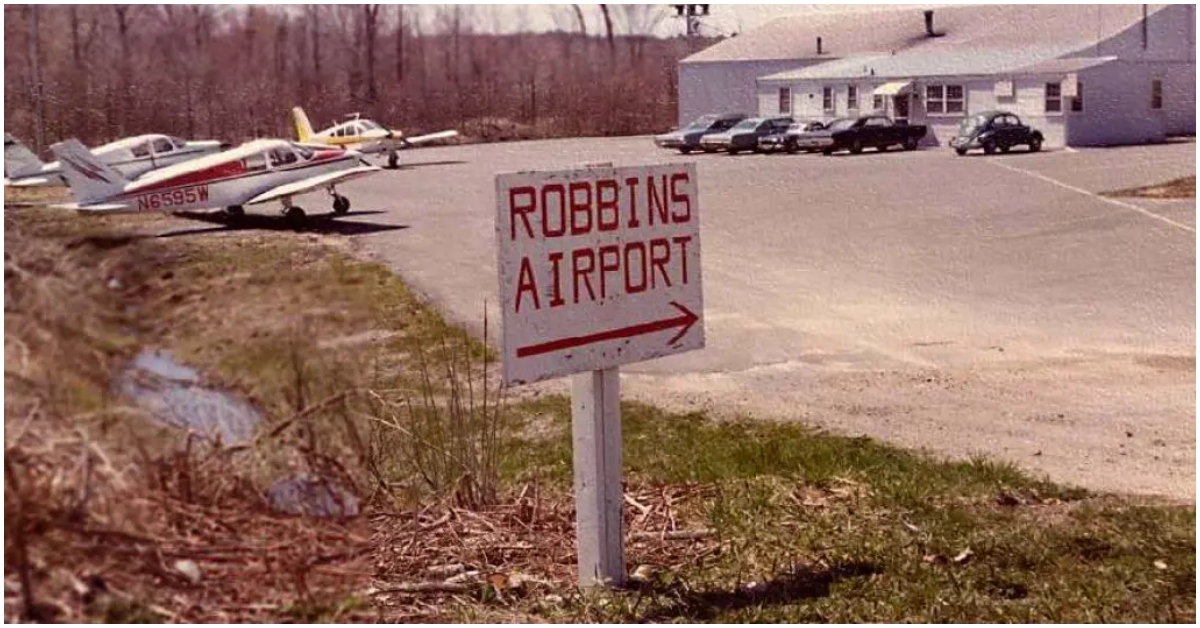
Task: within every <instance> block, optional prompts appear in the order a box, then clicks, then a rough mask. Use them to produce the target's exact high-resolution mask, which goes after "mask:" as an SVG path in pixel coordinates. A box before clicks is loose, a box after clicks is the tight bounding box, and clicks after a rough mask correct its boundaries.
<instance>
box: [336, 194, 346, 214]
mask: <svg viewBox="0 0 1200 628" xmlns="http://www.w3.org/2000/svg"><path fill="white" fill-rule="evenodd" d="M348 211H350V199H348V198H346V197H345V196H341V195H339V194H334V195H333V213H335V214H337V215H339V216H340V215H342V214H344V213H346V212H348Z"/></svg>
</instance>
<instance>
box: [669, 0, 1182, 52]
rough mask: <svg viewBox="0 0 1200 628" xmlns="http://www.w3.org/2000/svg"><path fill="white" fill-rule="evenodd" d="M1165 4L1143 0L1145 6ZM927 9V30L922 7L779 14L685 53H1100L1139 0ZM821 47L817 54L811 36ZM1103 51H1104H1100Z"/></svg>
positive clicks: (1132, 17) (1129, 21)
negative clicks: (1044, 49)
mask: <svg viewBox="0 0 1200 628" xmlns="http://www.w3.org/2000/svg"><path fill="white" fill-rule="evenodd" d="M1165 6H1166V5H1149V12H1150V14H1154V13H1156V12H1158V11H1160V10H1162V9H1163V8H1164V7H1165ZM932 10H933V30H934V32H935V33H940V34H941V35H942V36H940V37H929V36H927V35H926V32H925V17H924V7H921V6H913V7H912V8H905V9H887V10H880V11H870V12H864V11H859V12H854V13H841V12H838V13H809V14H806V15H796V16H790V17H783V18H778V19H776V20H772V21H771V22H768V23H767V24H765V25H763V26H761V27H759V28H757V29H755V30H752V31H750V32H747V33H744V34H742V35H739V36H737V37H731V38H729V39H726V40H725V41H722V42H721V43H719V44H716V45H714V46H711V47H709V48H707V49H705V50H702V51H700V52H698V53H696V54H694V55H691V56H689V57H687V58H686V59H684V60H683V61H682V63H710V62H721V61H750V60H754V61H766V60H786V59H794V60H811V59H837V58H842V57H846V56H851V55H861V54H871V53H887V54H891V53H892V52H895V53H897V54H898V53H900V52H902V51H903V52H910V51H911V52H919V51H923V50H940V51H943V52H946V51H948V49H949V50H952V51H954V52H956V53H957V52H958V51H966V50H972V49H984V50H987V49H991V50H1003V49H1007V50H1013V49H1017V48H1023V47H1027V46H1030V45H1034V46H1045V45H1047V44H1050V45H1053V46H1056V47H1061V48H1063V49H1065V50H1067V51H1068V52H1083V53H1089V52H1090V53H1091V54H1095V55H1098V54H1099V52H1098V51H1096V50H1095V49H1092V50H1090V51H1089V50H1086V49H1087V48H1090V47H1094V46H1096V45H1097V44H1098V43H1099V42H1102V41H1104V40H1107V39H1110V38H1112V37H1113V36H1115V35H1117V34H1119V33H1121V32H1122V31H1125V30H1126V29H1128V28H1130V27H1132V26H1134V25H1135V24H1137V22H1138V21H1139V20H1141V18H1142V5H1136V4H1123V5H1112V4H1106V5H1097V4H1072V5H971V6H956V7H938V8H935V9H932ZM818 37H820V38H821V48H822V51H823V52H822V54H820V55H818V54H817V38H818ZM1100 52H1102V51H1100Z"/></svg>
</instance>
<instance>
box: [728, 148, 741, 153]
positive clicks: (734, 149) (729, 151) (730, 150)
mask: <svg viewBox="0 0 1200 628" xmlns="http://www.w3.org/2000/svg"><path fill="white" fill-rule="evenodd" d="M727 152H728V153H729V154H730V155H736V154H738V153H740V152H741V151H740V150H738V149H736V148H734V147H732V146H730V147H729V150H728V151H727Z"/></svg>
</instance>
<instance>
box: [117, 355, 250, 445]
mask: <svg viewBox="0 0 1200 628" xmlns="http://www.w3.org/2000/svg"><path fill="white" fill-rule="evenodd" d="M117 386H118V389H119V390H120V392H121V393H122V394H124V395H125V396H127V397H129V398H130V399H132V400H133V401H134V402H136V403H137V405H138V406H140V407H141V408H142V409H144V410H146V411H147V412H149V413H150V414H151V415H153V416H154V417H155V418H157V419H159V420H160V421H163V422H165V423H167V424H169V425H173V426H175V427H178V428H182V429H185V430H191V431H193V432H196V433H197V434H200V435H202V436H205V437H208V438H211V439H213V440H218V439H219V440H220V441H221V442H222V443H224V444H226V445H234V444H239V443H245V442H248V441H249V440H250V439H251V438H252V437H253V436H254V428H255V427H256V426H257V425H258V424H259V423H260V422H261V421H262V415H261V414H259V412H258V410H257V409H255V408H254V407H253V406H251V405H250V404H248V403H246V402H245V401H243V400H242V399H240V398H238V397H237V396H235V395H233V394H231V393H227V392H224V391H220V390H212V389H210V388H205V387H204V386H201V385H200V373H198V372H196V370H195V369H193V368H190V367H187V366H184V365H182V364H179V363H178V362H176V361H175V358H174V357H173V356H172V355H171V353H170V352H169V351H158V350H150V349H147V350H143V351H142V352H141V353H139V354H138V356H137V357H136V358H134V360H133V362H132V363H131V364H130V365H129V366H128V367H127V368H126V369H125V371H124V372H123V373H121V376H120V379H119V380H118V382H117Z"/></svg>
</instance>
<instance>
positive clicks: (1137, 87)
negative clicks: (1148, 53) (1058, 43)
mask: <svg viewBox="0 0 1200 628" xmlns="http://www.w3.org/2000/svg"><path fill="white" fill-rule="evenodd" d="M1155 79H1159V80H1162V81H1163V108H1162V109H1159V110H1154V109H1151V107H1150V90H1151V87H1150V85H1151V81H1153V80H1155ZM1079 80H1080V81H1081V82H1083V85H1084V88H1083V94H1084V101H1083V108H1084V110H1083V111H1082V112H1078V113H1074V114H1072V115H1071V118H1070V133H1069V140H1070V143H1071V145H1073V146H1103V145H1117V144H1140V143H1146V142H1162V141H1165V140H1166V136H1167V135H1168V134H1179V133H1190V134H1194V133H1195V132H1196V77H1195V64H1194V63H1193V64H1190V65H1189V64H1179V63H1162V62H1122V61H1116V62H1113V63H1110V64H1108V65H1105V66H1101V67H1097V68H1091V69H1089V70H1085V71H1083V72H1080V73H1079Z"/></svg>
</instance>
